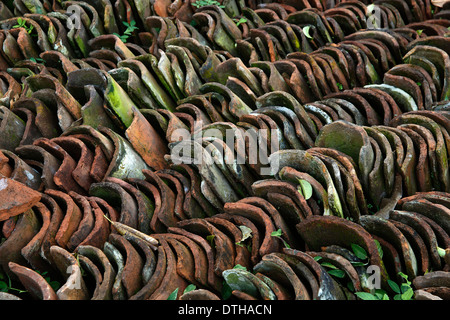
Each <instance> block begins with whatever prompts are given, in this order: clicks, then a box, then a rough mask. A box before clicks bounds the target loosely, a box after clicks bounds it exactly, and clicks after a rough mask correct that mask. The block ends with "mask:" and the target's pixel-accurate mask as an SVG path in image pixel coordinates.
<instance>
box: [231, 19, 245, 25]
mask: <svg viewBox="0 0 450 320" xmlns="http://www.w3.org/2000/svg"><path fill="white" fill-rule="evenodd" d="M233 21H234V22H235V23H236V25H237V26H239V25H240V24H241V23H246V22H247V18H244V17H242V18H240V19H238V18H233Z"/></svg>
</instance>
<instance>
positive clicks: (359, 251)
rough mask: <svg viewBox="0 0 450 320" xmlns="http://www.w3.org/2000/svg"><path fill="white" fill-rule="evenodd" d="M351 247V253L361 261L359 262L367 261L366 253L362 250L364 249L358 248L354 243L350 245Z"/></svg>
mask: <svg viewBox="0 0 450 320" xmlns="http://www.w3.org/2000/svg"><path fill="white" fill-rule="evenodd" d="M351 247H352V251H353V253H354V254H355V255H356V256H357V257H358V258H359V259H361V260H365V259H367V257H368V256H367V252H366V250H364V248H363V247H361V246H359V245H357V244H355V243H352V244H351Z"/></svg>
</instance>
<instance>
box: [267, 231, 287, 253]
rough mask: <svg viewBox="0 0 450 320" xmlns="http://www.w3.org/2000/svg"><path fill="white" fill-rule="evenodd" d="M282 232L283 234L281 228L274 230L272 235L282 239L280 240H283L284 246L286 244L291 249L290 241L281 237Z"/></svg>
mask: <svg viewBox="0 0 450 320" xmlns="http://www.w3.org/2000/svg"><path fill="white" fill-rule="evenodd" d="M282 234H283V232H282V231H281V229H278V230H277V231H273V232H272V233H271V234H270V235H271V236H272V237H276V238H278V239H280V240H281V241H282V242H283V244H284V246H285V247H286V248H288V249H289V248H290V247H291V246H290V245H289V243H287V242H286V241H285V240H284V239H283V238H282V237H281V236H282Z"/></svg>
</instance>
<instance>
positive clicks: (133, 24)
mask: <svg viewBox="0 0 450 320" xmlns="http://www.w3.org/2000/svg"><path fill="white" fill-rule="evenodd" d="M122 23H123V25H124V26H125V27H127V29H126V30H125V31H124V33H123V35H120V34H118V33H113V34H114V35H116V36H117V37H119V38H120V40H122V42H127V40H128V38H129V37H131V35H132V34H133V32H134V31H135V30H137V29H139V28H138V27H136V21H134V20H131V22H130V23H128V22H126V21H123V22H122Z"/></svg>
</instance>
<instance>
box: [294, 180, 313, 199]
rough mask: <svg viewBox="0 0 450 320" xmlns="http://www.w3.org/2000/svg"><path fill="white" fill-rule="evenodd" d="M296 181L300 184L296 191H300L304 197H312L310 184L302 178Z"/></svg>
mask: <svg viewBox="0 0 450 320" xmlns="http://www.w3.org/2000/svg"><path fill="white" fill-rule="evenodd" d="M298 183H299V184H300V185H299V186H298V188H297V190H298V192H300V194H301V195H302V196H303V197H304V198H305V199H306V200H308V199H309V198H311V197H312V194H313V189H312V186H311V184H310V183H309V182H308V181H306V180H304V179H298Z"/></svg>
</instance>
